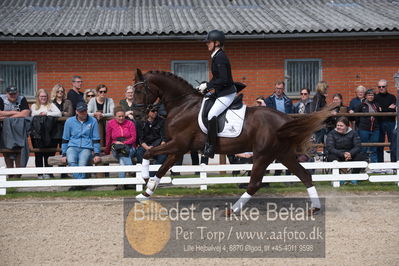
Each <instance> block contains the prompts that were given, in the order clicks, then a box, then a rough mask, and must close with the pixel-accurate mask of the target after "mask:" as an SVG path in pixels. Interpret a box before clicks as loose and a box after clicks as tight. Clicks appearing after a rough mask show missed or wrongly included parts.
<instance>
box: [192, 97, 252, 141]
mask: <svg viewBox="0 0 399 266" xmlns="http://www.w3.org/2000/svg"><path fill="white" fill-rule="evenodd" d="M208 99H209V98H204V99H203V100H202V104H201V110H200V112H199V114H198V124H199V126H200V128H201V130H202V132H204V133H205V134H208V129H207V128H206V127H205V125H204V122H203V121H202V112H203V109H204V105H205V101H207V100H208ZM246 109H247V106H246V105H245V104H243V106H242V107H241V108H240V109H238V110H230V109H229V110H227V113H226V120H227V122H226V124H225V125H224V129H223V131H222V132H220V133H218V136H219V137H224V138H235V137H238V136H239V135H240V134H241V131H242V126H243V124H244V118H245V110H246Z"/></svg>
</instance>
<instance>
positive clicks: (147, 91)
mask: <svg viewBox="0 0 399 266" xmlns="http://www.w3.org/2000/svg"><path fill="white" fill-rule="evenodd" d="M138 85H144V100H143V103H139V104H137V103H135V104H133V108H140V107H144V108H147V106H148V105H150V104H151V103H150V102H149V100H148V95H149V93H151V94H152V95H154V96H157V95H156V94H155V93H154V92H153V91H152V90H151V88H150V87H149V86H148V84H147V82H146V80H144V81H139V82H136V83H135V84H134V85H133V88H134V89H136V87H137V86H138Z"/></svg>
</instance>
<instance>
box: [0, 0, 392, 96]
mask: <svg viewBox="0 0 399 266" xmlns="http://www.w3.org/2000/svg"><path fill="white" fill-rule="evenodd" d="M398 8H399V2H398V1H391V0H381V1H374V0H353V1H352V0H340V1H327V0H317V1H307V0H305V1H293V0H285V1H284V0H277V1H272V0H263V1H255V0H248V1H244V0H242V1H241V0H235V1H228V0H226V1H216V0H214V1H196V0H181V1H177V0H171V1H145V0H141V1H128V0H119V1H118V0H116V1H112V2H109V1H94V0H91V1H90V0H89V1H83V0H76V1H70V2H69V1H65V3H64V1H55V0H54V1H34V0H25V1H12V0H6V1H2V3H1V4H0V14H1V15H0V78H2V79H3V80H4V82H3V85H2V88H0V89H1V90H3V89H4V88H5V87H6V86H8V85H10V84H17V86H19V87H20V88H21V89H22V90H23V91H24V94H25V95H27V96H33V95H34V91H35V90H36V89H37V88H45V89H48V90H50V89H51V88H52V86H53V85H54V84H56V83H62V84H63V85H64V86H65V87H66V88H69V87H70V86H71V83H70V79H71V77H72V75H75V74H78V75H81V76H82V77H83V80H84V82H85V83H84V86H83V88H84V89H86V88H94V87H95V86H96V85H97V84H100V83H103V84H106V85H107V86H108V87H109V88H110V90H109V91H110V94H109V96H110V97H112V98H114V100H116V101H117V102H119V100H120V99H121V98H122V97H123V92H124V88H125V87H126V86H127V85H130V84H132V78H133V73H134V70H135V69H136V68H140V69H142V70H143V71H147V70H154V69H159V70H165V71H171V72H174V73H176V74H178V75H181V76H183V77H184V78H186V79H187V80H189V81H190V82H191V83H192V84H195V80H200V81H201V80H204V79H208V75H209V71H210V69H209V61H208V60H209V59H210V56H209V52H208V51H207V49H206V47H205V45H204V44H203V43H202V42H201V39H203V38H204V36H205V34H206V32H207V31H209V30H211V29H215V28H217V29H220V30H223V31H224V32H226V35H227V42H226V45H225V50H226V53H227V54H228V55H229V57H230V59H231V63H232V66H233V75H234V78H235V80H236V81H241V82H244V83H246V84H247V85H248V87H247V88H246V89H245V90H244V94H245V99H246V102H247V103H248V104H252V101H253V100H254V99H255V97H256V96H259V95H269V94H271V93H272V90H273V84H274V81H275V80H277V79H285V80H286V81H287V94H289V95H291V96H297V95H298V91H299V89H300V88H301V87H305V86H306V87H310V88H311V89H313V88H314V85H315V83H317V81H319V80H326V81H327V82H328V83H329V85H330V90H329V94H330V95H332V94H333V93H336V92H340V93H342V94H343V96H344V103H348V101H349V99H350V98H352V97H353V95H354V88H355V87H356V86H358V85H364V86H366V87H370V88H371V87H375V86H376V82H377V80H379V79H381V78H385V79H387V80H388V81H389V86H390V87H389V90H390V91H391V92H393V87H394V85H393V81H392V76H393V74H394V73H396V72H397V71H398V68H399V64H398V62H399V49H398V47H399V13H398V12H396V10H398ZM329 100H330V101H331V99H329Z"/></svg>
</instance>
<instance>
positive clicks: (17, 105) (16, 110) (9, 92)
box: [0, 86, 30, 178]
mask: <svg viewBox="0 0 399 266" xmlns="http://www.w3.org/2000/svg"><path fill="white" fill-rule="evenodd" d="M29 115H30V109H29V105H28V101H27V100H26V98H25V97H24V96H22V95H18V89H17V87H15V86H9V87H7V88H6V94H1V95H0V122H2V121H4V120H5V119H6V118H24V117H28V116H29ZM15 122H17V121H15ZM18 122H19V123H20V124H19V125H18V126H17V127H16V126H15V124H11V123H8V124H9V125H10V127H9V128H6V125H4V127H2V126H3V125H2V123H0V126H1V127H0V130H1V133H2V134H1V137H2V139H1V141H0V142H2V147H3V148H8V149H14V148H16V147H15V145H14V144H15V143H21V145H20V146H18V148H17V149H15V152H12V153H8V152H7V153H4V161H5V163H6V166H7V168H14V167H16V168H17V167H25V166H26V164H27V162H28V159H29V147H28V143H27V142H28V141H27V140H28V138H27V137H28V136H27V128H28V125H26V122H24V121H18ZM7 129H9V130H10V131H7ZM11 130H12V131H11ZM15 131H17V132H18V133H19V134H13V133H14V132H15ZM17 135H18V136H21V138H20V139H18V138H17ZM9 145H12V146H9ZM21 147H22V149H21ZM9 177H10V178H18V177H20V175H13V176H9Z"/></svg>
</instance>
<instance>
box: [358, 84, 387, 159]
mask: <svg viewBox="0 0 399 266" xmlns="http://www.w3.org/2000/svg"><path fill="white" fill-rule="evenodd" d="M355 112H356V113H377V112H381V108H380V106H379V105H378V103H376V102H375V101H374V91H373V90H372V89H369V90H367V91H366V99H365V100H364V101H363V102H362V103H361V104H360V105H359V106H358V107H357V109H356V110H355ZM356 119H357V120H356V124H357V125H358V128H359V132H358V133H359V136H360V139H361V140H362V143H369V142H378V137H379V134H380V130H379V125H378V124H379V123H378V121H377V119H376V117H374V116H360V117H357V118H356ZM368 149H369V151H368ZM363 152H364V153H369V154H370V162H371V163H376V162H377V161H378V159H377V147H375V146H374V147H363Z"/></svg>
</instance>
